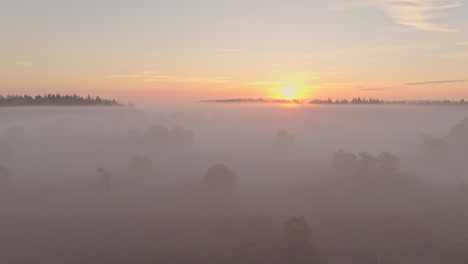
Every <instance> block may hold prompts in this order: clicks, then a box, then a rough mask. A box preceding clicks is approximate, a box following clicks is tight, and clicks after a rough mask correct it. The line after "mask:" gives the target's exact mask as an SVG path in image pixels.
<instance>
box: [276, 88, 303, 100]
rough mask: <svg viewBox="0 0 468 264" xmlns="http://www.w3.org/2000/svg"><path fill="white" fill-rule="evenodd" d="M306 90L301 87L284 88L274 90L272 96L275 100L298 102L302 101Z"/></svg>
mask: <svg viewBox="0 0 468 264" xmlns="http://www.w3.org/2000/svg"><path fill="white" fill-rule="evenodd" d="M306 93H307V89H306V88H305V87H302V86H286V87H279V88H274V92H273V96H274V98H275V99H281V100H283V99H284V100H294V99H297V100H300V99H304V98H305V97H306V96H307V95H306Z"/></svg>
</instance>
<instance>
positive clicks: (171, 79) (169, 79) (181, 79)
mask: <svg viewBox="0 0 468 264" xmlns="http://www.w3.org/2000/svg"><path fill="white" fill-rule="evenodd" d="M107 78H112V79H116V78H121V79H133V80H137V81H142V82H166V83H229V82H231V78H230V77H225V76H212V77H201V76H177V75H163V74H160V73H158V72H157V71H142V72H138V73H132V74H119V75H109V76H107Z"/></svg>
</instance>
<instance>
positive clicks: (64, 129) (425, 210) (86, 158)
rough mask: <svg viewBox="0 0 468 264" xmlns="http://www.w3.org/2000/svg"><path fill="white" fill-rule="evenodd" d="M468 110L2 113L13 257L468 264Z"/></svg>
mask: <svg viewBox="0 0 468 264" xmlns="http://www.w3.org/2000/svg"><path fill="white" fill-rule="evenodd" d="M467 117H468V111H467V109H465V108H464V107H463V106H398V105H379V106H351V105H349V106H334V105H330V106H326V105H324V106H320V105H317V106H304V105H276V104H267V105H253V104H252V105H251V104H207V103H191V104H177V105H170V106H169V105H168V106H161V105H158V104H155V105H152V104H146V105H145V106H144V107H140V108H138V107H113V106H106V107H92V106H89V107H88V106H81V107H45V106H44V107H4V108H0V120H1V122H0V237H1V239H0V263H5V264H23V263H25V264H26V263H27V264H29V263H48V264H55V263H57V264H63V263H77V264H78V263H80V264H81V263H88V264H94V263H96V264H98V263H99V264H103V263H112V264H120V263H122V264H123V263H125V264H127V263H135V264H140V263H141V264H146V263H200V264H210V263H213V264H218V263H242V264H244V263H268V264H273V263H340V264H341V263H359V264H366V263H399V264H405V263H408V264H409V263H425V264H428V263H452V264H457V263H460V264H461V263H468V213H467V212H468V210H467V209H468V118H467Z"/></svg>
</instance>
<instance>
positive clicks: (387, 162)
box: [377, 151, 400, 175]
mask: <svg viewBox="0 0 468 264" xmlns="http://www.w3.org/2000/svg"><path fill="white" fill-rule="evenodd" d="M377 162H378V167H379V172H380V173H384V174H390V175H395V174H397V173H398V172H399V171H400V158H398V156H396V155H393V154H392V153H390V152H385V151H384V152H382V153H381V154H380V155H379V156H377Z"/></svg>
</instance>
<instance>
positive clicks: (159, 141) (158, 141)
mask: <svg viewBox="0 0 468 264" xmlns="http://www.w3.org/2000/svg"><path fill="white" fill-rule="evenodd" d="M170 134H171V132H170V131H169V129H167V128H166V127H164V126H161V125H154V126H151V127H149V128H148V129H147V130H146V131H145V134H144V135H143V138H144V140H145V143H146V144H150V145H151V146H157V147H159V146H162V145H164V144H167V142H168V139H169V137H170Z"/></svg>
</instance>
